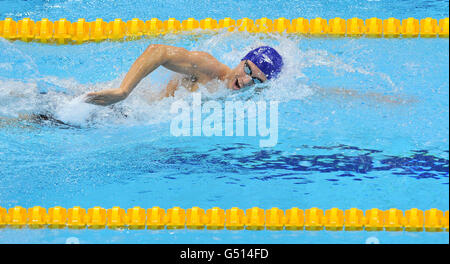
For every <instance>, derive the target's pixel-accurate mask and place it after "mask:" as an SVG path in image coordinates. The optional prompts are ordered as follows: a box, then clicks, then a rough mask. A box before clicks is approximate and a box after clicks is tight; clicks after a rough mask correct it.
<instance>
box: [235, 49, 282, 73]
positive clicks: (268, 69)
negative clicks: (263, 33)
mask: <svg viewBox="0 0 450 264" xmlns="http://www.w3.org/2000/svg"><path fill="white" fill-rule="evenodd" d="M243 60H249V61H251V62H253V63H254V64H255V65H256V66H258V68H259V69H260V70H261V71H262V72H264V74H265V75H266V77H267V79H269V80H270V79H272V78H275V77H277V76H278V74H280V72H281V68H282V67H283V59H282V58H281V55H280V54H279V53H278V52H277V51H276V50H275V49H274V48H271V47H269V46H261V47H259V48H256V49H254V50H252V51H250V52H249V53H247V55H245V57H244V58H242V60H241V61H243Z"/></svg>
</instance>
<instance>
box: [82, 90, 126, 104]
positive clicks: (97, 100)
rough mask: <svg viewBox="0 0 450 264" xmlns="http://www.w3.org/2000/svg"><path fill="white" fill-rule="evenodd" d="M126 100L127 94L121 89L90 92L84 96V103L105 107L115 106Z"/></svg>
mask: <svg viewBox="0 0 450 264" xmlns="http://www.w3.org/2000/svg"><path fill="white" fill-rule="evenodd" d="M125 98H127V94H126V93H124V92H123V91H122V90H121V89H108V90H103V91H99V92H92V93H88V94H87V95H86V99H85V100H84V101H85V102H86V103H89V104H94V105H102V106H107V105H111V104H115V103H117V102H120V101H122V100H123V99H125Z"/></svg>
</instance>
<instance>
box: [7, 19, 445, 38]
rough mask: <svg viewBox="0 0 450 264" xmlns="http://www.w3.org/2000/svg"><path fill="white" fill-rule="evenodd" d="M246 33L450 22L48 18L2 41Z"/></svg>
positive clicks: (372, 32)
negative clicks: (53, 19) (73, 20)
mask: <svg viewBox="0 0 450 264" xmlns="http://www.w3.org/2000/svg"><path fill="white" fill-rule="evenodd" d="M220 30H223V31H247V32H251V33H273V34H299V35H303V36H312V37H368V38H381V37H384V38H399V37H402V38H417V37H419V36H420V37H421V38H436V37H439V38H448V36H449V18H448V17H447V18H443V19H440V20H439V21H438V20H437V19H434V18H430V17H427V18H424V19H421V20H418V19H416V18H412V17H410V18H407V19H403V20H402V21H400V20H399V19H396V18H393V17H391V18H388V19H384V20H382V19H379V18H376V17H373V18H369V19H366V20H365V21H364V20H362V19H360V18H356V17H355V18H351V19H342V18H339V17H336V18H333V19H330V20H328V21H327V20H326V19H323V18H320V17H317V18H314V19H310V20H308V19H305V18H301V17H300V18H296V19H292V20H289V19H286V18H284V17H280V18H277V19H274V20H272V19H268V18H265V17H264V18H260V19H256V20H255V21H253V20H252V19H249V18H242V19H238V20H234V19H231V18H224V19H221V20H219V21H217V20H216V19H213V18H205V19H202V20H200V21H198V20H196V19H194V18H188V19H186V20H183V21H179V20H176V19H175V18H169V19H168V20H165V21H162V20H159V19H158V18H152V19H150V20H146V21H143V20H140V19H138V18H133V19H132V20H129V21H126V22H125V21H122V19H120V18H117V19H115V20H114V21H110V22H106V21H104V20H103V19H102V18H97V19H96V20H95V21H86V19H84V18H80V19H78V21H76V22H70V21H68V20H66V19H65V18H61V19H59V20H57V21H50V20H48V19H47V18H44V19H42V20H40V21H37V22H35V21H33V20H32V19H30V18H23V19H21V20H19V21H17V22H16V21H14V20H13V19H12V18H6V19H5V20H1V21H0V36H1V37H3V38H5V39H8V40H21V41H25V42H31V41H37V42H41V43H57V44H81V43H84V42H100V41H104V40H113V41H121V40H134V39H139V38H142V37H152V36H158V35H163V34H168V33H175V34H177V33H189V32H190V33H192V32H203V31H207V32H214V31H220Z"/></svg>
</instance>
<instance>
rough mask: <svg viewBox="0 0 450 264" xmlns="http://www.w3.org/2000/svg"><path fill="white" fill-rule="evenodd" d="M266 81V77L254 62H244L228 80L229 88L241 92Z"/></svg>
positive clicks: (234, 70)
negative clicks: (245, 88)
mask: <svg viewBox="0 0 450 264" xmlns="http://www.w3.org/2000/svg"><path fill="white" fill-rule="evenodd" d="M266 80H267V77H266V75H265V74H264V73H263V72H262V71H261V70H260V69H259V68H258V67H257V66H256V65H255V64H254V63H253V62H251V61H249V60H243V61H241V62H240V63H239V64H238V66H236V68H234V69H233V75H232V76H231V78H230V79H229V80H228V88H229V89H231V90H240V89H242V88H244V87H247V86H251V85H254V84H255V83H263V82H265V81H266Z"/></svg>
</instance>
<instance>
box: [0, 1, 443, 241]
mask: <svg viewBox="0 0 450 264" xmlns="http://www.w3.org/2000/svg"><path fill="white" fill-rule="evenodd" d="M198 6H203V7H208V8H203V9H197V7H198ZM194 8H195V9H194ZM194 10H199V11H198V12H196V11H194ZM264 16H266V17H268V18H277V17H280V16H283V17H286V18H288V19H293V18H296V17H305V18H314V17H316V16H320V17H323V18H326V19H329V18H333V17H337V16H340V17H342V18H351V17H353V16H357V17H360V18H363V19H366V18H369V17H372V16H376V17H379V18H383V19H384V18H388V17H391V16H393V17H396V18H398V19H403V18H407V17H410V16H412V17H415V18H417V19H421V18H425V17H428V16H429V17H433V18H435V19H441V18H444V17H448V1H398V2H394V3H392V2H390V1H342V2H334V1H321V2H320V3H318V2H316V1H289V2H285V1H258V2H256V1H245V2H241V1H231V2H229V1H204V0H203V1H181V0H177V1H169V2H166V1H139V3H136V4H131V3H129V2H128V1H75V0H73V1H0V19H4V18H6V17H12V18H13V19H15V20H19V19H21V18H23V17H30V18H32V19H34V20H40V19H42V18H44V17H46V18H49V19H50V20H56V19H59V18H62V17H65V18H67V19H68V20H71V21H75V20H76V19H78V18H79V17H83V18H86V19H87V20H93V19H95V18H97V17H101V18H103V19H104V20H106V21H110V20H113V19H115V18H122V19H123V20H128V19H131V18H134V17H138V18H140V19H150V18H152V17H158V18H160V19H167V18H169V17H175V18H177V19H179V20H182V19H186V18H188V17H194V18H196V19H203V18H206V17H212V18H215V19H222V18H224V17H232V18H234V19H238V18H242V17H249V18H252V19H256V18H260V17H264ZM151 43H161V44H167V45H175V46H182V47H185V48H187V49H190V50H204V51H207V52H210V53H211V54H212V55H214V56H215V57H217V58H218V59H219V60H220V61H222V62H224V63H225V64H227V65H228V66H230V67H234V65H236V64H237V63H238V62H239V60H240V58H241V57H242V56H243V55H244V54H245V52H246V51H249V50H250V49H251V48H252V47H254V46H255V45H259V44H267V45H272V46H274V47H275V48H276V49H277V50H279V52H280V53H281V55H282V56H283V57H284V58H285V63H286V69H287V70H285V71H284V72H283V74H282V76H281V80H279V81H277V82H274V83H272V84H270V86H269V87H268V88H267V89H265V90H263V92H261V94H259V95H251V91H247V92H243V93H239V94H236V93H231V92H222V93H219V94H220V95H219V96H218V95H214V94H208V93H207V92H206V90H205V89H204V88H201V90H202V91H203V93H204V95H206V100H210V99H217V100H219V101H220V100H222V101H225V100H231V99H234V100H236V99H243V98H244V99H245V98H248V97H249V96H251V98H252V99H255V100H258V99H262V100H267V101H269V100H277V101H279V102H280V103H279V110H278V112H279V116H278V121H279V124H278V127H279V133H278V144H277V145H276V146H275V147H273V148H260V146H259V139H260V138H257V137H205V136H202V137H174V136H172V135H171V134H170V130H169V127H170V118H171V116H172V115H171V114H170V113H169V109H170V105H171V103H172V102H174V101H175V99H174V98H168V99H165V100H163V101H161V102H158V103H150V104H149V103H148V102H147V99H146V98H148V97H151V96H152V93H155V92H157V91H158V90H159V89H161V87H162V86H163V85H164V83H165V82H166V81H167V80H168V78H169V77H170V73H169V72H168V71H166V70H164V69H158V70H157V71H155V72H154V73H152V74H151V75H150V77H149V78H146V79H145V80H144V81H142V82H141V83H140V84H139V85H138V87H137V88H136V89H135V91H134V92H133V93H132V94H131V95H130V97H129V98H127V100H125V101H124V102H121V103H119V104H117V105H116V106H114V107H106V108H104V107H95V106H89V105H86V104H83V103H81V102H80V99H79V98H80V95H82V94H84V93H86V92H87V91H94V90H100V89H105V88H112V87H117V86H118V85H119V84H120V82H121V80H122V79H123V76H124V74H125V73H126V72H127V70H128V69H129V67H130V66H131V64H132V63H133V62H134V60H135V59H136V58H137V57H138V56H139V55H140V54H141V52H142V51H143V50H144V49H145V48H146V47H147V46H148V45H149V44H151ZM448 68H449V42H448V38H447V39H421V38H418V39H367V38H359V39H354V38H340V39H332V38H302V37H297V36H281V37H280V36H264V37H261V36H255V35H251V34H247V33H233V34H228V33H220V34H209V35H198V36H186V35H165V36H161V37H157V38H151V39H141V40H136V41H129V42H102V43H87V44H83V45H64V46H56V45H45V44H39V43H24V42H20V41H16V42H9V41H6V40H4V39H0V117H4V118H14V117H18V115H19V114H27V113H28V114H29V113H50V114H51V115H54V116H55V117H57V118H59V119H61V120H63V121H64V122H66V123H68V124H70V125H71V126H64V125H62V126H61V125H55V124H52V123H46V124H33V123H28V122H24V121H21V122H19V123H16V124H15V125H10V124H7V125H5V123H0V206H2V207H5V208H10V207H13V206H15V205H20V206H23V207H32V206H35V205H40V206H43V207H46V208H48V207H52V206H56V205H59V206H63V207H66V208H69V207H73V206H75V205H79V206H81V207H84V208H90V207H93V206H102V207H104V208H111V207H112V206H120V207H122V208H130V207H133V206H136V205H138V206H141V207H143V208H149V207H152V206H160V207H161V208H166V209H167V208H171V207H174V206H180V207H181V208H190V207H193V206H199V207H201V208H204V209H208V208H211V207H214V206H218V207H221V208H223V209H228V208H231V207H233V206H237V207H240V208H242V209H247V208H250V207H253V206H258V207H261V208H264V209H267V208H271V207H278V208H281V209H289V208H291V207H294V206H296V207H299V208H302V209H307V208H311V207H319V208H322V209H329V208H332V207H338V208H340V209H348V208H351V207H357V208H359V209H362V210H366V209H371V208H380V209H383V210H386V209H389V208H398V209H401V210H407V209H410V208H413V207H416V208H419V209H423V210H426V209H430V208H438V209H440V210H448V207H449V198H448V197H449V188H448V175H449V170H448V160H449V148H448V145H449V142H448V138H449V121H448V120H449V110H448V106H449V89H448V87H449V70H448ZM341 88H344V89H347V90H352V91H353V95H351V96H350V95H345V94H342V93H339V92H338V91H339V89H341ZM176 96H177V98H187V99H189V98H190V95H189V94H188V93H187V92H183V91H180V93H178V94H177V95H176ZM221 98H226V99H221ZM123 114H126V116H127V117H124V115H123ZM70 237H76V238H78V239H79V240H80V242H81V243H104V242H106V243H365V242H366V240H367V239H368V238H370V237H376V238H377V239H378V240H379V241H380V243H448V241H449V240H448V233H445V232H444V233H425V232H421V233H407V232H400V233H390V232H354V233H353V232H352V233H349V232H328V231H320V232H309V231H297V232H291V231H281V232H271V231H261V232H253V231H227V230H224V231H207V230H204V231H191V230H177V231H173V230H172V231H169V230H161V231H149V230H143V231H128V230H125V231H112V230H98V231H93V230H82V231H73V230H29V229H24V230H12V229H0V243H65V242H66V240H67V239H68V238H70Z"/></svg>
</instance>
